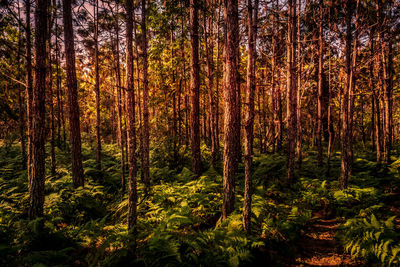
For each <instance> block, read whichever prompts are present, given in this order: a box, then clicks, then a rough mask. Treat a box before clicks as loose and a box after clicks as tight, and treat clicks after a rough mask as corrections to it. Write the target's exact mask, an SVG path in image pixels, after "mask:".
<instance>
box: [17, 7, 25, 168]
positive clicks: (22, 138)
mask: <svg viewBox="0 0 400 267" xmlns="http://www.w3.org/2000/svg"><path fill="white" fill-rule="evenodd" d="M18 19H19V20H21V10H20V7H19V4H18ZM21 48H22V36H21V28H19V30H18V52H17V64H18V74H21V62H20V60H21V52H22V51H21ZM23 91H24V88H21V89H19V90H18V106H19V107H18V108H19V137H20V142H21V156H22V160H21V167H22V169H23V170H25V169H26V164H27V154H26V142H25V140H26V129H25V128H26V125H25V116H24V115H25V114H24V113H25V110H24V101H25V97H24V95H23Z"/></svg>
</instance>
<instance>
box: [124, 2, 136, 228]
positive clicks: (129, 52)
mask: <svg viewBox="0 0 400 267" xmlns="http://www.w3.org/2000/svg"><path fill="white" fill-rule="evenodd" d="M132 42H133V7H132V1H127V2H126V85H127V88H126V90H127V93H128V101H127V113H128V125H127V126H128V143H129V180H128V185H129V196H128V230H132V229H133V228H134V227H135V226H136V220H137V214H136V206H137V187H136V154H135V151H136V136H135V90H134V77H133V48H132Z"/></svg>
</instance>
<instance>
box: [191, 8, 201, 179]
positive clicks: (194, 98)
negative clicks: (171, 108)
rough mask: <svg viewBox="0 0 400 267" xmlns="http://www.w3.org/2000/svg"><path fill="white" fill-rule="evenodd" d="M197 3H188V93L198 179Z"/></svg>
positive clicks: (193, 166)
mask: <svg viewBox="0 0 400 267" xmlns="http://www.w3.org/2000/svg"><path fill="white" fill-rule="evenodd" d="M198 9H199V7H198V1H197V0H191V1H190V45H191V53H190V65H191V66H190V67H191V68H190V91H191V98H190V100H191V101H190V102H191V109H190V120H191V127H190V130H191V135H190V136H191V147H192V171H193V173H194V174H195V175H196V176H197V177H199V176H200V174H201V158H200V135H199V134H200V115H199V110H200V103H199V101H200V99H199V95H200V74H199V71H200V70H199V68H200V66H199V29H198V28H199V21H198Z"/></svg>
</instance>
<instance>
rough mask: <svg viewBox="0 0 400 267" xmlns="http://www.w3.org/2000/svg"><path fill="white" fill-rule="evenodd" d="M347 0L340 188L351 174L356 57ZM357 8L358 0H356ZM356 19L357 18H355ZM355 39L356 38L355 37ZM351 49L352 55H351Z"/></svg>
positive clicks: (351, 9) (343, 186)
mask: <svg viewBox="0 0 400 267" xmlns="http://www.w3.org/2000/svg"><path fill="white" fill-rule="evenodd" d="M350 5H351V3H350V1H349V0H347V1H346V2H345V8H346V17H345V20H346V27H347V29H346V48H345V49H346V50H345V56H346V84H345V87H344V93H343V102H342V147H341V150H342V151H341V152H342V156H341V160H342V162H341V175H340V178H339V182H340V184H341V186H342V188H347V183H348V179H349V176H350V174H351V169H352V164H353V161H352V160H353V153H352V144H351V142H352V123H353V118H352V116H353V114H352V110H353V105H354V102H353V101H354V96H353V95H354V77H353V75H354V67H355V66H354V65H355V59H356V49H352V41H353V35H352V25H351V20H352V16H353V7H351V6H350ZM357 8H358V0H357ZM356 20H357V19H356ZM355 39H356V38H355ZM356 42H357V41H356V40H354V48H356ZM352 50H353V53H354V54H353V57H352Z"/></svg>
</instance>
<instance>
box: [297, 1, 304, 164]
mask: <svg viewBox="0 0 400 267" xmlns="http://www.w3.org/2000/svg"><path fill="white" fill-rule="evenodd" d="M300 12H301V0H299V4H298V16H297V53H298V55H299V58H300V57H301V30H300V26H301V25H300ZM301 71H302V61H300V59H299V66H298V68H297V146H296V148H297V157H298V164H299V168H301V163H302V161H303V154H302V151H301V150H302V145H303V130H302V125H301V94H302V88H301V78H302V77H301V75H302V73H301Z"/></svg>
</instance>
